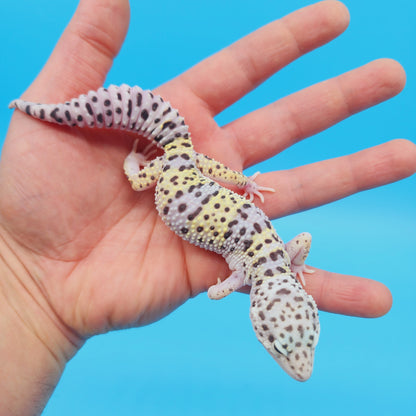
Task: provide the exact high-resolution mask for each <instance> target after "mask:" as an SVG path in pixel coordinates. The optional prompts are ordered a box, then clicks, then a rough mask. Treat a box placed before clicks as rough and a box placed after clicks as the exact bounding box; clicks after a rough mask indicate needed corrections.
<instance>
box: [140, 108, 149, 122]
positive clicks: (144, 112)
mask: <svg viewBox="0 0 416 416" xmlns="http://www.w3.org/2000/svg"><path fill="white" fill-rule="evenodd" d="M141 116H142V119H143V120H147V119H148V118H149V113H148V111H147V110H143V111H142V114H141Z"/></svg>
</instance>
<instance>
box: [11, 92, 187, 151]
mask: <svg viewBox="0 0 416 416" xmlns="http://www.w3.org/2000/svg"><path fill="white" fill-rule="evenodd" d="M9 108H17V109H19V110H20V111H23V112H25V113H26V114H28V115H30V116H32V117H34V118H37V119H39V120H44V121H48V122H50V123H55V124H60V125H67V126H71V127H75V126H78V127H84V126H87V127H91V128H93V127H95V128H112V129H120V130H126V131H131V132H135V133H137V134H138V135H140V136H143V137H146V138H148V139H149V140H152V141H155V142H156V144H157V145H158V146H159V147H164V146H166V145H167V144H169V143H171V142H172V141H174V140H175V138H177V137H183V138H185V139H187V138H188V137H189V131H188V126H187V125H185V121H184V119H183V117H181V116H180V115H179V113H178V111H177V110H176V109H174V108H172V107H171V105H170V103H169V102H167V101H164V100H163V98H162V97H160V96H159V95H155V94H153V93H152V92H151V91H149V90H142V89H141V88H140V87H138V86H134V87H129V86H128V85H126V84H123V85H120V86H116V85H110V86H109V87H108V88H103V87H101V88H99V89H98V90H96V91H89V92H88V93H87V94H82V95H80V96H79V97H77V98H73V99H72V100H70V101H67V102H65V103H61V104H40V103H33V102H29V101H24V100H21V99H17V100H13V101H12V102H11V103H10V104H9Z"/></svg>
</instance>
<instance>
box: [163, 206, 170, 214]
mask: <svg viewBox="0 0 416 416" xmlns="http://www.w3.org/2000/svg"><path fill="white" fill-rule="evenodd" d="M168 212H169V207H165V208H163V213H164V214H165V215H167V214H168Z"/></svg>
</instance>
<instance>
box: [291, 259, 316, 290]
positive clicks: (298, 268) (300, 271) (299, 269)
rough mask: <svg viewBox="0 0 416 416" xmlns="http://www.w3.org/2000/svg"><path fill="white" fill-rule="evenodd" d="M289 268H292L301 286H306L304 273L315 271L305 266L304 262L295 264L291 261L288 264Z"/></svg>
mask: <svg viewBox="0 0 416 416" xmlns="http://www.w3.org/2000/svg"><path fill="white" fill-rule="evenodd" d="M290 269H291V270H292V272H293V273H296V275H297V277H298V278H299V279H300V281H301V283H302V285H303V286H306V282H305V275H304V273H308V274H312V273H315V270H314V269H311V268H310V267H308V266H306V264H302V265H295V264H293V263H292V264H291V266H290Z"/></svg>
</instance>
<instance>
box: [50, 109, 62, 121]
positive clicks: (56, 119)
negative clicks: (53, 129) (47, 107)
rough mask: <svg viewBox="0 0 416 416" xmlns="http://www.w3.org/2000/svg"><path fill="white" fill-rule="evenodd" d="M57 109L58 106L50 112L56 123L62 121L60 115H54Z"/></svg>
mask: <svg viewBox="0 0 416 416" xmlns="http://www.w3.org/2000/svg"><path fill="white" fill-rule="evenodd" d="M58 111H59V108H55V109H54V110H53V111H52V112H51V117H52V118H53V119H54V120H55V121H56V122H57V123H62V122H63V120H62V119H61V118H60V117H58V116H57V115H56V113H57V112H58Z"/></svg>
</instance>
